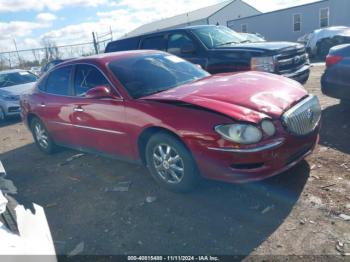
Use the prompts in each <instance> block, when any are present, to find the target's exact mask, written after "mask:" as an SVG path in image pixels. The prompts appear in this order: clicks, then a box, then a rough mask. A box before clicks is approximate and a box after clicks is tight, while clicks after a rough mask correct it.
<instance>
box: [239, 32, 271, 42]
mask: <svg viewBox="0 0 350 262" xmlns="http://www.w3.org/2000/svg"><path fill="white" fill-rule="evenodd" d="M241 36H242V37H243V38H244V39H245V42H251V43H256V42H265V39H263V38H261V37H259V36H257V35H254V34H243V33H242V34H241Z"/></svg>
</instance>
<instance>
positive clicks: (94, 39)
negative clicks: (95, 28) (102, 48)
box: [92, 32, 98, 55]
mask: <svg viewBox="0 0 350 262" xmlns="http://www.w3.org/2000/svg"><path fill="white" fill-rule="evenodd" d="M92 40H93V42H94V48H95V53H96V55H97V54H98V47H97V42H96V36H95V32H92Z"/></svg>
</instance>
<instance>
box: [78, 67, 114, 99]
mask: <svg viewBox="0 0 350 262" xmlns="http://www.w3.org/2000/svg"><path fill="white" fill-rule="evenodd" d="M97 86H110V84H109V82H108V81H107V79H106V78H105V77H104V75H103V74H102V73H101V72H100V71H99V70H98V69H97V68H95V67H94V66H91V65H77V67H76V71H75V79H74V92H75V95H76V96H81V97H83V96H85V94H86V92H87V91H89V90H90V89H91V88H94V87H97Z"/></svg>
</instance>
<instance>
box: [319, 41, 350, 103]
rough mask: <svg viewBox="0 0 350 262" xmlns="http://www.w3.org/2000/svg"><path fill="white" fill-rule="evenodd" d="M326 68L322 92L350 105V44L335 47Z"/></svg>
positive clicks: (322, 79) (331, 51)
mask: <svg viewBox="0 0 350 262" xmlns="http://www.w3.org/2000/svg"><path fill="white" fill-rule="evenodd" d="M326 66H327V68H326V71H325V72H324V74H323V76H322V78H321V85H322V92H323V93H324V94H325V95H328V96H331V97H335V98H338V99H340V100H341V103H346V104H350V44H347V45H339V46H336V47H333V48H332V49H331V50H330V51H329V54H328V56H327V58H326Z"/></svg>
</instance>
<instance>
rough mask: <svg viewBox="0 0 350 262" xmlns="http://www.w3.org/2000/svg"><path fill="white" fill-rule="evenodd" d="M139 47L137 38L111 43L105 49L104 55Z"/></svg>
mask: <svg viewBox="0 0 350 262" xmlns="http://www.w3.org/2000/svg"><path fill="white" fill-rule="evenodd" d="M138 47H139V38H130V39H124V40H119V41H114V42H111V43H109V44H108V45H107V47H106V51H105V52H106V53H110V52H117V51H127V50H136V49H138Z"/></svg>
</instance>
